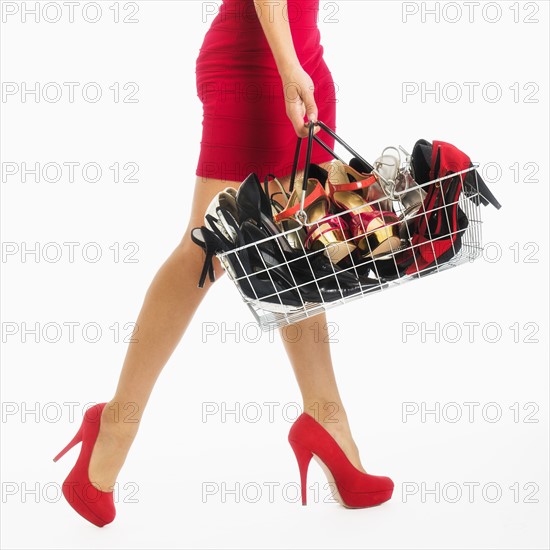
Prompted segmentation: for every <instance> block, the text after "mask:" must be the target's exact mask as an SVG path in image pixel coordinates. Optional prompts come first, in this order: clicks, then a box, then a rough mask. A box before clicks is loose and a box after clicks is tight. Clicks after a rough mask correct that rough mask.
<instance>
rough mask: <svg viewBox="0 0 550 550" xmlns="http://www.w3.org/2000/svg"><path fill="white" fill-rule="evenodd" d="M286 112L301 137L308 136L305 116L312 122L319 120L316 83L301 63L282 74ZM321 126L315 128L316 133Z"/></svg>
mask: <svg viewBox="0 0 550 550" xmlns="http://www.w3.org/2000/svg"><path fill="white" fill-rule="evenodd" d="M281 80H282V82H283V93H284V98H285V105H286V114H287V116H288V118H289V119H290V122H292V126H294V130H295V131H296V134H297V135H298V136H299V137H307V135H308V130H307V126H306V124H305V122H304V117H305V116H306V115H307V119H308V120H309V121H311V122H317V116H318V114H319V113H318V111H317V104H316V103H315V98H314V97H313V92H314V85H313V80H311V77H310V76H309V75H308V74H307V73H306V71H304V69H303V68H302V67H301V65H295V66H293V67H292V68H290V69H289V70H286V71H283V72H282V74H281ZM318 131H319V127H316V128H315V131H314V132H315V133H317V132H318Z"/></svg>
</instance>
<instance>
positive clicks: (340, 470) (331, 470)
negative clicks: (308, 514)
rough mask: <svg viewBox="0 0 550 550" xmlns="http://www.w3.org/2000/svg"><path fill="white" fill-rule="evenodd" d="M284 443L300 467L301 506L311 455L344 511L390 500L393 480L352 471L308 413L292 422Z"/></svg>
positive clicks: (340, 452)
mask: <svg viewBox="0 0 550 550" xmlns="http://www.w3.org/2000/svg"><path fill="white" fill-rule="evenodd" d="M288 441H289V443H290V446H291V447H292V449H293V451H294V454H295V455H296V460H297V461H298V467H299V468H300V481H301V485H302V504H303V505H306V504H307V469H308V466H309V463H310V461H311V458H312V456H315V457H316V458H317V459H318V461H319V460H320V461H321V467H323V466H324V467H323V470H324V471H325V474H326V475H327V477H328V479H329V481H331V482H333V483H334V484H335V485H336V494H335V495H334V496H335V497H336V498H337V499H338V500H339V501H340V503H341V504H342V505H343V506H345V507H346V508H368V507H369V506H377V505H378V504H382V503H383V502H386V501H387V500H389V499H390V498H391V496H392V493H393V481H392V480H391V479H390V478H389V477H383V476H373V475H370V474H365V473H363V472H361V471H360V470H358V469H357V468H355V466H353V464H352V463H351V462H350V461H349V459H348V457H347V456H346V455H345V453H344V451H342V449H341V448H340V447H339V445H338V443H336V441H335V440H334V438H333V437H332V436H331V435H330V434H329V433H328V432H327V431H326V430H325V429H324V428H323V427H322V426H321V424H319V422H317V421H316V420H315V419H314V418H313V417H312V416H310V415H309V414H307V413H303V414H301V415H300V416H299V417H298V419H297V420H296V422H294V424H293V425H292V428H290V432H289V434H288Z"/></svg>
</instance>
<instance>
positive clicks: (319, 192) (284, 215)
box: [273, 178, 328, 223]
mask: <svg viewBox="0 0 550 550" xmlns="http://www.w3.org/2000/svg"><path fill="white" fill-rule="evenodd" d="M308 181H310V182H312V181H313V182H315V187H314V188H313V191H312V192H311V193H310V194H309V195H308V196H307V197H306V200H305V204H304V208H308V207H309V206H310V205H312V204H313V203H314V202H315V201H316V200H318V199H320V198H321V197H324V198H325V199H326V200H327V201H328V197H327V194H326V193H325V190H324V189H323V186H322V185H321V183H320V182H319V180H316V179H313V178H309V180H308ZM301 192H302V191H301V190H298V189H295V190H294V191H293V192H292V195H291V199H292V198H293V197H294V193H296V196H299V195H298V194H299V193H301ZM300 208H301V204H300V201H299V200H297V201H296V203H295V204H294V205H293V206H290V207H287V208H285V209H284V210H283V211H281V212H279V213H278V214H275V216H274V217H273V219H274V220H275V222H276V223H279V222H281V221H283V220H287V219H288V218H292V217H293V216H294V215H295V214H297V213H298V212H299V211H300Z"/></svg>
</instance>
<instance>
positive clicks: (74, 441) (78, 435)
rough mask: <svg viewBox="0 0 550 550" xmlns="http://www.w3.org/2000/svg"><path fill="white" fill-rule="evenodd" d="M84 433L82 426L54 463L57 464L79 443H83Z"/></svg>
mask: <svg viewBox="0 0 550 550" xmlns="http://www.w3.org/2000/svg"><path fill="white" fill-rule="evenodd" d="M83 431H84V430H83V429H82V426H80V428H79V429H78V432H76V435H75V436H74V437H73V438H72V439H71V441H69V443H68V444H67V446H66V447H65V448H64V449H63V450H62V451H60V452H59V453H58V454H57V455H56V456H55V458H54V459H53V461H54V462H57V461H58V460H59V459H60V458H61V457H62V456H63V455H64V454H65V453H66V452H67V451H70V450H71V449H72V448H73V447H74V446H75V445H76V444H77V443H80V442H81V441H82V432H83Z"/></svg>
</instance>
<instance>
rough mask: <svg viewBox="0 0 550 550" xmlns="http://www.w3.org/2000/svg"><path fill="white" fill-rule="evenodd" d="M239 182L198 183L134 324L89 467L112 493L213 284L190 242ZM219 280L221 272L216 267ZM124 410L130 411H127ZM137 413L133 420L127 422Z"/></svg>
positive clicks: (94, 478)
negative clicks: (183, 225) (211, 208)
mask: <svg viewBox="0 0 550 550" xmlns="http://www.w3.org/2000/svg"><path fill="white" fill-rule="evenodd" d="M238 185H239V184H238V183H236V182H228V181H221V180H214V179H204V178H197V181H196V184H195V191H194V196H193V205H192V212H191V219H190V220H189V224H188V227H187V230H186V231H185V234H184V236H183V238H182V239H181V241H180V243H179V244H178V245H177V246H176V248H175V250H174V251H173V252H172V254H171V255H170V256H169V257H168V259H167V260H166V261H165V262H164V264H163V265H162V266H161V267H160V269H159V270H158V272H157V274H156V275H155V277H154V279H153V281H152V283H151V285H150V286H149V289H148V290H147V292H146V294H145V298H144V301H143V305H142V308H141V311H140V313H139V316H138V318H137V321H136V327H137V333H136V335H135V339H136V340H137V341H136V342H133V343H130V344H129V346H128V350H127V353H126V357H125V359H124V364H123V367H122V372H121V374H120V379H119V382H118V386H117V389H116V392H115V395H114V396H113V398H112V399H111V401H110V402H108V403H107V405H106V406H105V408H104V410H103V414H102V417H101V429H100V432H99V436H98V438H97V442H96V444H95V446H94V450H93V453H92V458H91V461H90V468H89V476H90V480H91V481H92V482H94V483H97V484H99V486H100V487H101V489H102V490H104V491H107V490H110V489H111V488H112V487H113V485H114V483H115V481H116V476H117V474H118V472H119V471H120V469H121V468H122V465H123V463H124V460H125V458H126V454H127V452H128V450H129V448H130V445H131V444H132V441H133V440H134V437H135V435H136V432H137V430H138V427H139V419H140V418H141V416H142V414H143V411H144V409H145V406H146V404H147V401H148V399H149V396H150V395H151V391H152V390H153V386H154V384H155V382H156V380H157V378H158V376H159V374H160V372H161V370H162V368H163V367H164V365H165V364H166V363H167V361H168V359H169V358H170V356H171V355H172V353H173V351H174V349H175V348H176V346H177V345H178V342H179V341H180V339H181V337H182V336H183V334H184V332H185V330H186V328H187V326H188V325H189V323H190V321H191V319H192V317H193V315H194V313H195V311H196V309H197V307H198V306H199V304H200V302H201V301H202V299H203V298H204V296H205V295H206V292H207V290H208V287H209V285H210V283H209V282H208V281H207V283H206V284H205V287H204V288H203V289H200V288H198V286H197V281H198V280H199V276H200V272H201V269H202V264H203V261H204V253H203V251H202V250H201V249H200V248H199V247H198V246H197V245H195V244H194V243H193V242H192V241H191V238H190V232H191V229H193V228H194V227H199V226H201V225H203V224H204V221H203V217H204V212H205V210H206V208H207V207H208V205H209V203H210V201H211V200H212V198H213V197H214V196H215V195H216V194H217V193H219V192H220V191H222V190H223V189H225V188H226V187H228V186H233V187H238ZM215 268H216V275H217V276H218V275H221V273H222V272H223V270H222V268H221V266H220V265H219V264H218V262H217V261H216V263H215ZM125 407H129V408H126V409H125ZM134 408H136V409H137V414H136V415H132V419H134V418H135V419H137V420H138V422H125V421H124V420H125V416H130V415H129V412H132V411H133V409H134Z"/></svg>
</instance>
